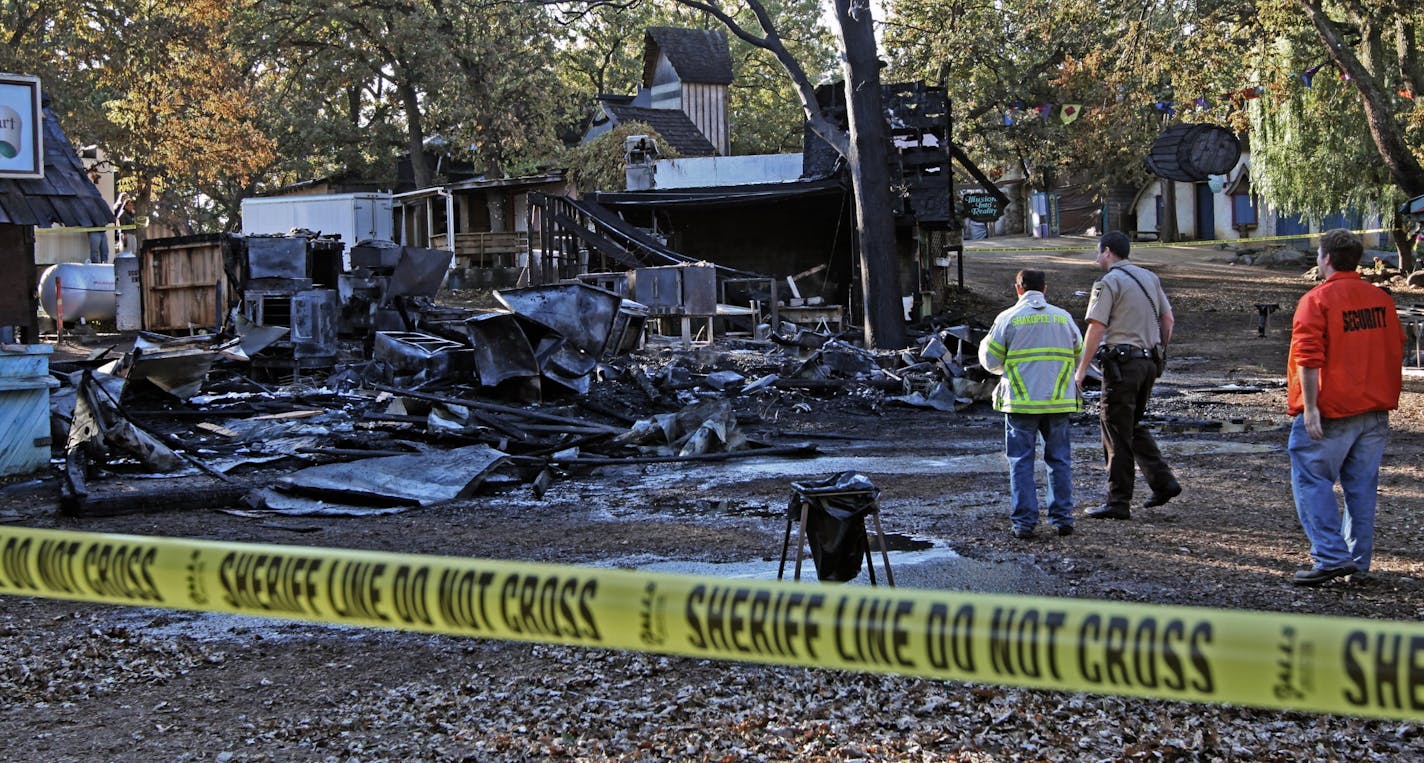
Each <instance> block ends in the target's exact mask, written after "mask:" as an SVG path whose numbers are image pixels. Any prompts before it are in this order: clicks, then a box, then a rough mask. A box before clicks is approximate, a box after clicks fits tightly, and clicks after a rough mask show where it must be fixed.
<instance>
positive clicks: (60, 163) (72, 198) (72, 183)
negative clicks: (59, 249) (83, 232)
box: [0, 103, 114, 228]
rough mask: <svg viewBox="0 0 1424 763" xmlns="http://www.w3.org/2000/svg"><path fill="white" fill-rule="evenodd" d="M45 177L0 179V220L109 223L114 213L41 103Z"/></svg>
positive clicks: (82, 225) (87, 224) (13, 222)
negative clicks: (42, 109) (42, 110)
mask: <svg viewBox="0 0 1424 763" xmlns="http://www.w3.org/2000/svg"><path fill="white" fill-rule="evenodd" d="M44 164H45V170H44V177H42V178H39V179H24V180H15V179H8V178H7V179H0V223H9V224H11V225H39V226H42V227H48V226H49V225H50V224H51V223H53V222H55V221H56V220H57V221H59V222H60V223H61V224H63V225H66V226H69V227H79V228H88V227H92V226H98V225H111V224H113V222H114V213H113V211H112V210H110V209H109V205H108V204H107V203H106V202H105V201H104V197H103V196H101V195H100V194H99V189H98V188H97V187H95V186H94V184H93V183H92V182H90V180H89V176H88V175H87V174H85V172H84V164H83V162H81V161H79V154H77V153H75V151H74V146H73V145H71V144H70V142H69V138H68V137H66V136H65V134H64V130H63V129H61V128H60V126H59V117H57V116H55V113H54V111H53V110H52V109H50V107H49V104H48V103H46V104H45V106H44Z"/></svg>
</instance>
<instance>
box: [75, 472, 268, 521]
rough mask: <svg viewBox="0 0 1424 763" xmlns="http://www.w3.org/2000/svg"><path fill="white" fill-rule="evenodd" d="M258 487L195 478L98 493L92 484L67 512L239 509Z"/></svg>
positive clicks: (100, 513) (109, 513)
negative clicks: (209, 481)
mask: <svg viewBox="0 0 1424 763" xmlns="http://www.w3.org/2000/svg"><path fill="white" fill-rule="evenodd" d="M255 486H256V484H255V483H253V484H245V483H216V484H209V485H202V484H194V480H193V479H192V478H187V479H172V480H143V481H142V483H141V484H132V483H129V484H125V485H123V486H122V487H112V488H111V487H109V486H105V487H104V489H102V490H95V489H93V488H94V486H93V485H91V486H90V491H89V493H88V495H86V496H85V500H84V502H83V503H82V504H81V505H78V506H73V507H69V509H68V511H67V513H71V514H73V515H75V516H84V517H109V516H115V515H118V514H151V513H156V512H160V511H182V510H198V509H221V508H227V507H238V506H241V505H242V496H243V495H245V494H246V493H247V492H248V491H250V490H252V488H253V487H255Z"/></svg>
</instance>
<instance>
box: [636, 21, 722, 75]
mask: <svg viewBox="0 0 1424 763" xmlns="http://www.w3.org/2000/svg"><path fill="white" fill-rule="evenodd" d="M643 50H644V54H643V86H644V87H651V86H652V84H653V83H652V76H653V71H654V69H655V68H656V67H657V63H658V53H662V54H663V55H665V56H667V59H668V62H669V63H671V64H672V68H673V70H674V71H676V72H677V77H678V79H680V80H682V81H683V82H691V83H697V84H705V85H730V84H732V54H731V52H730V50H729V49H728V47H727V35H726V33H725V32H723V31H722V30H720V29H681V28H678V27H665V26H655V27H649V28H648V32H647V35H646V36H645V37H644V47H643Z"/></svg>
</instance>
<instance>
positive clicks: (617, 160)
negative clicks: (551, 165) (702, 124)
mask: <svg viewBox="0 0 1424 763" xmlns="http://www.w3.org/2000/svg"><path fill="white" fill-rule="evenodd" d="M631 135H646V136H648V137H650V138H652V139H653V141H654V142H656V143H657V145H658V150H659V158H662V159H677V158H679V157H681V154H679V153H678V152H677V149H675V148H673V147H672V146H670V145H668V144H667V142H666V141H664V140H663V139H662V136H660V135H658V133H657V131H656V130H654V129H653V128H652V127H651V126H650V125H647V124H644V123H642V122H624V123H623V124H620V125H618V126H616V127H614V128H613V129H611V130H609V131H608V132H606V133H603V134H602V135H599V136H598V137H596V138H594V139H593V140H591V141H589V142H587V143H585V144H583V145H580V146H575V147H573V148H571V149H569V150H567V151H566V152H564V154H563V156H562V157H560V159H559V164H560V165H561V166H563V167H567V168H568V170H569V178H570V179H571V180H572V181H573V184H574V187H575V188H577V189H579V191H580V192H582V193H590V192H593V191H621V190H623V189H624V188H626V187H627V173H626V168H627V166H628V165H627V160H626V158H625V156H624V149H623V142H624V140H626V139H627V138H628V137H629V136H631Z"/></svg>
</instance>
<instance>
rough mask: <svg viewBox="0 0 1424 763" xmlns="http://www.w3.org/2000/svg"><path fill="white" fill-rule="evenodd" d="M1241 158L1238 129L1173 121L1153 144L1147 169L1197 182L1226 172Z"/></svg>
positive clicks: (1168, 177)
mask: <svg viewBox="0 0 1424 763" xmlns="http://www.w3.org/2000/svg"><path fill="white" fill-rule="evenodd" d="M1240 158H1241V143H1240V142H1239V141H1237V140H1236V135H1235V133H1233V132H1231V131H1230V130H1228V129H1226V128H1225V127H1220V126H1217V125H1211V124H1180V125H1172V126H1171V127H1168V128H1167V129H1166V130H1164V131H1163V132H1162V134H1161V135H1160V136H1158V138H1157V142H1155V143H1153V144H1152V152H1151V153H1150V154H1148V156H1147V170H1148V171H1149V172H1151V173H1152V174H1154V175H1156V176H1158V177H1162V178H1166V179H1168V180H1177V181H1181V182H1183V183H1197V182H1201V181H1203V180H1206V179H1207V176H1208V175H1225V174H1226V173H1228V172H1230V171H1231V168H1232V167H1235V166H1236V162H1237V160H1238V159H1240Z"/></svg>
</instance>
